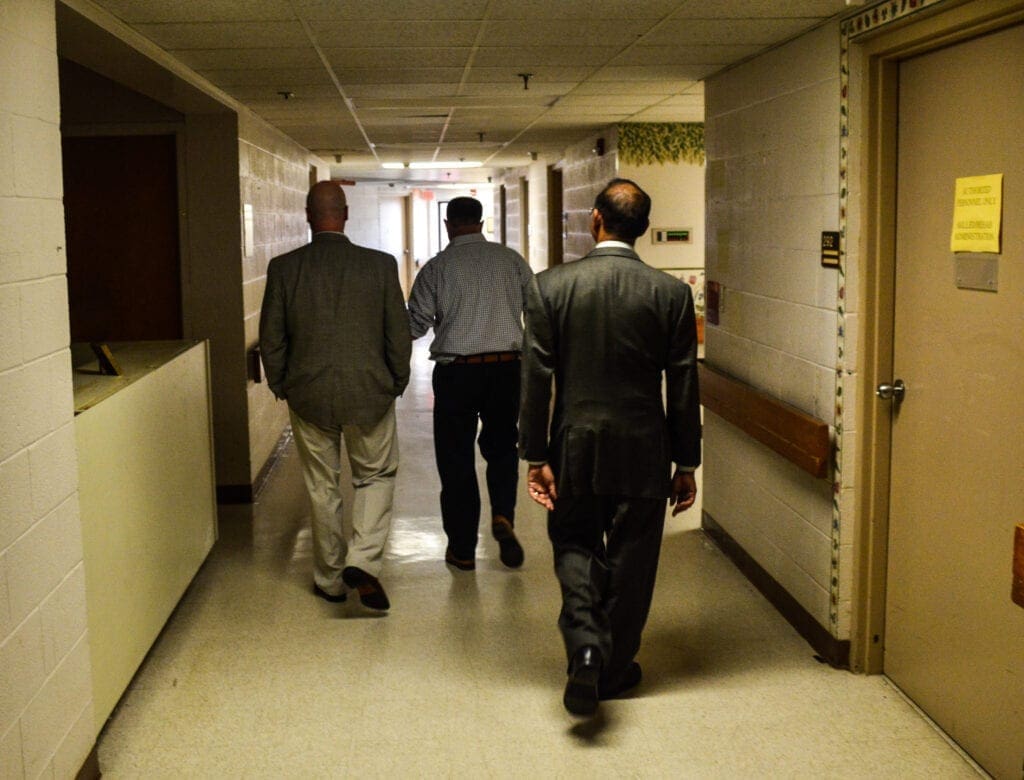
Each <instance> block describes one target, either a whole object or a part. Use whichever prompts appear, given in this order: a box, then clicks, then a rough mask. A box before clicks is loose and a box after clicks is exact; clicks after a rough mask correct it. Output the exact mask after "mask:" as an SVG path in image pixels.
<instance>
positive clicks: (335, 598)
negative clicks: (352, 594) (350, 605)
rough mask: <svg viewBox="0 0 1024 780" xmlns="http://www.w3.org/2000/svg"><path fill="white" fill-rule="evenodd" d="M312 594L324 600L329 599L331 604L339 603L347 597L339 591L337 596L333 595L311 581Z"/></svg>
mask: <svg viewBox="0 0 1024 780" xmlns="http://www.w3.org/2000/svg"><path fill="white" fill-rule="evenodd" d="M313 595H314V596H319V597H320V598H322V599H323V600H324V601H329V602H331V603H332V604H341V603H343V602H344V601H345V600H346V599H347V598H348V596H347V595H345V594H344V593H339V594H338V595H337V596H335V595H334V594H333V593H328V592H327V591H326V590H324V589H323V588H321V587H320V586H319V585H317V584H316V583H315V582H314V583H313Z"/></svg>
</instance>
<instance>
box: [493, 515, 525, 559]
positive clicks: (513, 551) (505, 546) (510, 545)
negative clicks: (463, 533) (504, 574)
mask: <svg viewBox="0 0 1024 780" xmlns="http://www.w3.org/2000/svg"><path fill="white" fill-rule="evenodd" d="M491 535H492V536H493V537H494V538H495V540H497V542H498V548H499V549H500V551H501V552H500V557H501V562H502V563H503V564H505V565H506V566H508V567H509V568H510V569H518V568H519V567H520V566H522V565H523V558H524V555H523V546H522V545H521V544H519V540H518V539H516V533H515V531H513V530H512V523H511V521H509V519H508V518H507V517H503V516H502V515H495V516H494V518H493V519H492V520H491Z"/></svg>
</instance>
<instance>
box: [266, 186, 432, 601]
mask: <svg viewBox="0 0 1024 780" xmlns="http://www.w3.org/2000/svg"><path fill="white" fill-rule="evenodd" d="M306 218H307V220H308V221H309V224H310V227H311V228H312V230H313V241H312V243H310V244H307V245H306V246H304V247H301V248H299V249H296V250H294V251H292V252H289V253H287V254H284V255H281V256H279V257H275V258H274V259H273V260H271V261H270V265H269V267H268V268H267V286H266V290H265V292H264V295H263V310H262V313H261V316H260V351H261V353H262V355H263V365H264V367H265V369H266V373H267V383H268V384H269V385H270V389H271V390H272V391H273V392H274V395H275V396H276V397H277V398H281V399H284V400H286V401H287V402H288V411H289V415H290V417H291V423H292V431H293V433H294V436H295V444H296V447H297V449H298V451H299V456H300V458H301V460H302V467H303V477H304V479H305V482H306V489H307V490H308V491H309V497H310V500H311V502H312V506H313V520H312V530H313V590H314V593H316V595H318V596H320V597H321V598H323V599H326V600H327V601H333V602H338V601H344V600H345V598H346V590H347V588H346V586H347V587H348V588H354V589H355V590H357V591H358V593H359V598H360V601H361V602H362V603H363V605H365V606H367V607H370V608H372V609H376V610H387V609H388V608H389V607H390V603H389V601H388V597H387V594H386V593H385V592H384V588H383V586H382V585H381V584H380V580H379V576H380V571H381V566H382V561H383V552H384V545H385V543H386V542H387V538H388V532H389V530H390V527H391V506H392V500H393V497H394V490H395V475H396V473H397V471H398V438H397V435H396V429H395V397H396V396H399V395H401V394H402V391H403V390H405V386H406V385H407V384H408V382H409V359H410V357H411V354H412V337H411V336H410V333H409V318H408V315H407V313H406V310H405V301H404V299H403V297H402V289H401V286H400V284H399V281H398V268H397V264H396V262H395V258H393V257H392V256H391V255H388V254H385V253H384V252H378V251H376V250H374V249H366V248H364V247H360V246H356V245H355V244H353V243H352V242H351V241H349V239H348V238H347V237H346V236H345V235H344V229H345V222H346V221H347V220H348V206H347V205H346V202H345V193H344V191H343V190H342V189H341V188H340V187H339V186H337V185H336V184H333V183H331V182H326V181H323V182H319V183H317V184H315V185H313V187H312V188H311V189H310V191H309V195H308V196H307V198H306ZM342 436H344V439H345V445H346V450H347V452H348V459H349V465H350V467H351V470H352V486H353V488H354V489H355V499H354V504H353V508H352V534H351V538H346V536H345V534H344V531H343V529H342V494H341V485H340V483H339V475H340V469H341V460H340V458H341V439H342Z"/></svg>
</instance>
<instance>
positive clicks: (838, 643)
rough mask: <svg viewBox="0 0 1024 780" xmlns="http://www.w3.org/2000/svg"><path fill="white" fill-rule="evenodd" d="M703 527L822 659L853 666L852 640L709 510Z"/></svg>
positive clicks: (702, 521)
mask: <svg viewBox="0 0 1024 780" xmlns="http://www.w3.org/2000/svg"><path fill="white" fill-rule="evenodd" d="M701 527H702V528H703V529H704V532H705V533H706V534H707V535H708V536H709V537H711V539H712V540H713V541H714V542H715V544H717V545H718V547H719V548H720V549H721V550H722V552H724V553H725V554H726V555H727V556H728V557H729V558H730V559H731V560H732V562H733V563H735V564H736V567H737V568H738V569H739V570H740V571H741V572H742V573H743V575H744V576H745V577H746V578H747V579H748V580H750V582H751V584H753V586H754V587H755V588H757V589H758V590H759V591H760V592H761V594H762V595H763V596H764V597H765V598H766V599H768V601H769V602H770V603H771V604H772V606H774V607H775V608H776V609H777V610H778V611H779V613H780V614H781V615H782V616H783V617H784V618H786V620H788V621H789V623H790V625H792V626H793V628H795V629H796V630H797V633H799V634H800V636H802V637H803V638H804V639H805V640H807V643H808V644H810V646H811V647H812V648H814V650H815V652H817V654H818V655H819V656H820V657H821V659H822V660H823V661H825V662H827V663H828V664H829V665H830V666H833V667H835V668H837V669H849V668H850V642H849V640H839V639H836V638H835V637H834V636H832V634H831V633H829V631H828V629H826V628H825V627H824V626H822V625H821V624H820V623H819V622H818V621H817V620H815V619H814V617H813V616H812V615H811V613H810V612H808V611H807V610H806V609H804V608H803V606H801V605H800V603H799V602H798V601H797V600H796V599H795V598H793V597H792V596H791V595H790V594H789V591H787V590H786V589H785V588H784V587H782V585H780V584H779V582H778V581H777V580H776V579H775V578H774V577H772V576H771V575H770V574H769V573H768V572H767V571H765V570H764V569H763V568H761V565H760V564H759V563H758V562H757V561H755V560H754V559H753V558H752V557H751V556H750V554H749V553H748V552H747V551H746V550H744V549H743V547H741V546H740V544H739V542H737V541H736V540H735V539H733V538H732V537H731V536H730V535H729V533H728V532H727V531H726V530H725V529H724V528H722V526H720V525H719V524H718V523H717V522H715V519H714V518H713V517H711V515H709V514H708V513H707V512H702V513H701Z"/></svg>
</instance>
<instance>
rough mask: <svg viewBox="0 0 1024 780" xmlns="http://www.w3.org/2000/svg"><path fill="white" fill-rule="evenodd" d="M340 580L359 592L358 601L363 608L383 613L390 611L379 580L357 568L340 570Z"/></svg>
mask: <svg viewBox="0 0 1024 780" xmlns="http://www.w3.org/2000/svg"><path fill="white" fill-rule="evenodd" d="M341 579H342V580H343V581H344V583H345V584H346V585H348V586H349V587H350V588H353V589H355V590H357V591H359V601H360V602H362V604H363V606H364V607H369V608H370V609H376V610H378V611H380V612H385V611H387V610H389V609H391V602H390V601H388V594H386V593H385V592H384V588H383V586H382V585H381V584H380V580H378V579H377V578H376V577H374V576H373V575H372V574H368V573H367V572H365V571H363V570H362V569H360V568H359V567H358V566H346V567H345V568H344V569H342V570H341Z"/></svg>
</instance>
